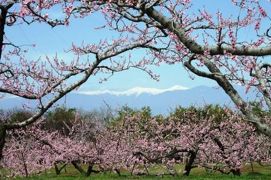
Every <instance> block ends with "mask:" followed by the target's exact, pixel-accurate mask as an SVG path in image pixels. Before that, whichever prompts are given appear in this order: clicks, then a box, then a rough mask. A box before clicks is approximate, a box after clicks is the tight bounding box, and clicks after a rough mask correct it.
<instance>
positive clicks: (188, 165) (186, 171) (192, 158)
mask: <svg viewBox="0 0 271 180" xmlns="http://www.w3.org/2000/svg"><path fill="white" fill-rule="evenodd" d="M188 155H189V159H188V161H187V163H186V164H185V167H184V172H183V175H185V176H189V174H190V172H191V170H192V169H193V168H194V166H193V164H194V162H195V159H196V157H197V151H189V153H188Z"/></svg>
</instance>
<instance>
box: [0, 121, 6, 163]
mask: <svg viewBox="0 0 271 180" xmlns="http://www.w3.org/2000/svg"><path fill="white" fill-rule="evenodd" d="M6 134H7V129H6V127H5V126H1V125H0V160H1V159H2V158H3V149H4V146H5V142H6Z"/></svg>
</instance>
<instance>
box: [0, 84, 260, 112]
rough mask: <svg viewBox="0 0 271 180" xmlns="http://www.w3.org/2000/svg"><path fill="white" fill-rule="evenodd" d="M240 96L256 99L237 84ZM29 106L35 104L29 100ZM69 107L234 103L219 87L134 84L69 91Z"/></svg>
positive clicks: (155, 108) (3, 103)
mask: <svg viewBox="0 0 271 180" xmlns="http://www.w3.org/2000/svg"><path fill="white" fill-rule="evenodd" d="M237 89H238V91H239V92H240V94H241V96H243V97H246V98H247V99H250V100H253V99H255V94H254V93H249V94H245V92H244V89H243V88H242V87H237ZM23 103H25V100H23V99H21V98H3V99H0V108H2V109H10V108H14V107H19V108H20V106H22V104H23ZM28 104H29V105H30V106H31V105H33V104H31V102H30V103H28ZM58 104H59V105H63V104H65V105H66V106H67V107H74V108H80V109H84V110H94V109H99V108H101V107H104V106H105V105H109V106H111V107H112V108H113V109H114V108H119V107H121V106H124V105H128V106H130V107H133V108H141V107H143V106H150V107H151V109H152V112H153V113H154V114H168V113H169V112H170V111H172V110H173V109H174V108H175V107H177V106H184V107H187V106H191V105H195V106H203V105H206V104H219V105H228V106H231V105H232V104H231V101H230V99H229V97H228V96H227V95H226V94H225V93H224V92H223V90H222V89H220V88H213V87H207V86H198V87H195V88H190V89H188V88H186V87H182V86H173V87H171V88H167V89H155V88H143V87H135V88H132V89H129V90H126V91H109V90H105V91H88V92H86V91H84V92H74V93H70V94H68V95H67V96H66V97H65V98H63V99H62V100H60V101H59V102H58Z"/></svg>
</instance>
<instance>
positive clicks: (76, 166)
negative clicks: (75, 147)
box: [71, 161, 94, 177]
mask: <svg viewBox="0 0 271 180" xmlns="http://www.w3.org/2000/svg"><path fill="white" fill-rule="evenodd" d="M71 163H72V165H73V166H74V167H75V169H77V170H78V171H79V172H80V173H81V174H82V175H83V176H86V177H88V176H90V174H91V173H92V172H94V171H93V165H92V164H90V165H89V166H88V169H87V171H85V170H84V169H83V168H82V167H81V166H80V165H78V164H77V162H76V161H72V162H71Z"/></svg>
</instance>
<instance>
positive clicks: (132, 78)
mask: <svg viewBox="0 0 271 180" xmlns="http://www.w3.org/2000/svg"><path fill="white" fill-rule="evenodd" d="M193 2H194V4H195V10H197V9H199V8H200V7H205V8H206V9H208V10H211V12H214V13H215V12H216V10H217V9H222V11H223V12H225V13H227V14H231V12H233V11H234V10H236V9H233V8H232V7H231V6H229V2H230V1H225V0H207V1H201V0H195V1H193ZM59 14H60V13H59V12H57V11H55V12H54V15H55V16H59ZM101 25H104V20H103V18H102V17H100V16H99V15H94V16H91V17H88V18H85V19H83V20H81V19H75V20H74V21H72V22H71V24H70V26H68V27H63V26H62V27H56V28H51V27H49V26H48V25H45V24H39V23H36V24H32V25H31V26H28V25H16V26H13V27H11V28H10V27H8V28H7V30H6V34H7V36H8V37H9V39H10V40H11V41H12V42H14V43H16V44H18V45H21V44H36V47H35V48H30V51H29V54H28V57H29V58H34V59H36V58H39V57H42V58H44V57H45V55H48V56H54V55H55V54H56V53H57V54H58V56H59V57H62V58H63V59H69V58H71V57H70V56H69V55H67V54H65V53H64V50H67V49H69V48H70V47H71V44H72V43H76V44H80V43H81V42H82V41H84V42H86V43H87V42H90V43H93V42H98V41H99V40H101V39H103V38H108V39H111V38H114V37H117V36H116V34H115V33H112V32H108V31H105V30H95V27H98V26H101ZM246 36H248V34H246ZM135 58H136V57H135ZM154 72H156V73H157V74H159V75H160V81H159V82H156V81H154V80H152V79H151V78H150V77H149V76H148V75H147V74H146V73H143V72H142V71H139V70H135V69H134V70H129V71H124V72H120V73H117V74H115V75H114V76H113V77H111V78H110V79H109V80H108V81H106V82H103V83H102V84H100V83H98V81H99V80H98V79H97V78H91V79H90V80H89V81H88V82H87V83H86V84H85V85H83V86H82V87H81V89H80V90H82V91H88V90H105V89H109V90H117V91H121V90H126V89H130V88H133V87H138V86H140V87H150V88H169V87H172V86H175V85H181V86H184V87H189V88H190V87H195V86H200V85H206V86H215V85H216V84H215V83H214V82H212V81H210V80H206V79H203V78H199V77H197V78H196V79H194V80H191V79H190V78H189V75H188V73H187V72H186V71H185V70H184V68H183V67H182V65H181V64H175V65H165V64H164V65H162V66H160V67H157V68H154Z"/></svg>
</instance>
